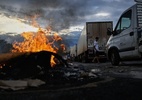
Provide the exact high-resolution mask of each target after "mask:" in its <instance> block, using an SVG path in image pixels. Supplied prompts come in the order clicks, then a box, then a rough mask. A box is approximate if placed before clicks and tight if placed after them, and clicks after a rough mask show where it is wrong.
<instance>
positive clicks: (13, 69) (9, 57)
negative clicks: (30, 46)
mask: <svg viewBox="0 0 142 100" xmlns="http://www.w3.org/2000/svg"><path fill="white" fill-rule="evenodd" d="M51 56H54V57H55V58H56V59H57V60H58V64H57V65H55V66H54V67H57V66H58V67H60V66H62V67H68V64H67V62H66V61H65V60H64V59H63V58H62V57H61V56H60V55H58V54H56V53H53V52H49V51H40V52H26V53H8V54H2V55H1V56H0V67H1V68H0V79H24V78H36V77H38V76H39V75H41V74H43V76H44V77H47V76H46V75H48V72H49V70H50V69H52V67H51V63H50V61H51ZM43 76H42V77H43Z"/></svg>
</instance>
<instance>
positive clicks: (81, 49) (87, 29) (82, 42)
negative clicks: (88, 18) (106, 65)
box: [70, 21, 113, 62]
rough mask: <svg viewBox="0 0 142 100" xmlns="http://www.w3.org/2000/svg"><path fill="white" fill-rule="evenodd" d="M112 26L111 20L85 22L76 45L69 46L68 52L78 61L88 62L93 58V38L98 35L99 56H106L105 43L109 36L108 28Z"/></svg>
mask: <svg viewBox="0 0 142 100" xmlns="http://www.w3.org/2000/svg"><path fill="white" fill-rule="evenodd" d="M112 27H113V22H112V21H100V22H86V23H85V25H84V28H83V30H82V32H81V34H80V37H79V39H78V42H77V44H76V45H74V46H73V47H71V49H70V54H71V55H73V54H74V55H75V56H76V59H77V60H78V61H80V62H90V61H92V60H93V58H94V40H95V37H99V41H98V43H99V49H100V51H101V52H102V53H101V58H106V55H105V45H106V42H107V40H108V38H109V36H108V35H107V34H106V33H107V29H108V28H112Z"/></svg>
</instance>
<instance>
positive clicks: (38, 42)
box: [12, 23, 65, 66]
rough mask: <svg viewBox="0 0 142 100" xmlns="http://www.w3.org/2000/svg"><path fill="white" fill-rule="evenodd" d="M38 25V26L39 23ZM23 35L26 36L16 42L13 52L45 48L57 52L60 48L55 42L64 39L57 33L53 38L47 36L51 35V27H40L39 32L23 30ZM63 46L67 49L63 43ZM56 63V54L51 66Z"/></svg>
mask: <svg viewBox="0 0 142 100" xmlns="http://www.w3.org/2000/svg"><path fill="white" fill-rule="evenodd" d="M34 25H35V24H34ZM36 26H38V25H37V23H36ZM21 36H22V37H23V38H24V41H23V42H14V44H13V50H12V52H39V51H42V50H44V51H51V52H54V53H57V51H58V48H57V47H56V46H55V45H54V42H56V41H59V40H62V38H61V37H60V36H59V35H58V34H57V33H54V34H53V37H52V38H51V37H47V36H51V27H48V28H47V29H45V30H43V29H41V28H39V29H38V31H37V32H23V33H22V34H21ZM61 47H62V48H64V49H65V46H64V45H63V44H61ZM64 49H63V50H64ZM54 64H56V63H55V61H54V56H52V57H51V66H53V65H54Z"/></svg>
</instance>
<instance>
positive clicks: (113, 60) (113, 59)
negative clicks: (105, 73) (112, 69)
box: [110, 50, 120, 65]
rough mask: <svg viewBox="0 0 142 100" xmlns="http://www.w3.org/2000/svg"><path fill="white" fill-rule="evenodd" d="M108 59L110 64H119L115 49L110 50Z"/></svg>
mask: <svg viewBox="0 0 142 100" xmlns="http://www.w3.org/2000/svg"><path fill="white" fill-rule="evenodd" d="M110 60H111V64H112V65H119V63H120V57H119V54H118V51H117V50H112V51H111V55H110Z"/></svg>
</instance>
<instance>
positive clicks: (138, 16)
mask: <svg viewBox="0 0 142 100" xmlns="http://www.w3.org/2000/svg"><path fill="white" fill-rule="evenodd" d="M135 1H136V4H135V5H133V6H132V7H130V8H129V9H127V10H126V11H124V12H123V13H122V15H121V16H120V18H119V20H118V22H117V24H116V27H115V28H114V31H111V30H110V29H108V32H107V34H108V35H110V38H109V40H108V41H107V44H106V54H107V57H108V59H109V60H110V61H111V63H112V65H119V63H120V61H122V60H137V59H141V58H142V0H135Z"/></svg>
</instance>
